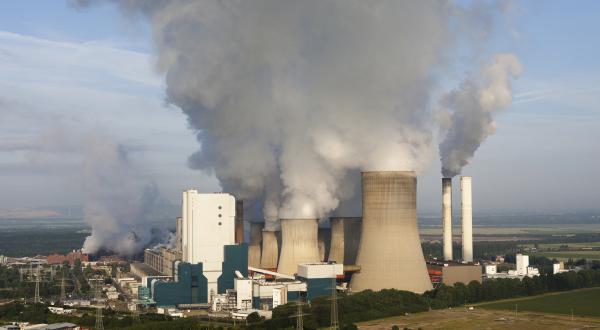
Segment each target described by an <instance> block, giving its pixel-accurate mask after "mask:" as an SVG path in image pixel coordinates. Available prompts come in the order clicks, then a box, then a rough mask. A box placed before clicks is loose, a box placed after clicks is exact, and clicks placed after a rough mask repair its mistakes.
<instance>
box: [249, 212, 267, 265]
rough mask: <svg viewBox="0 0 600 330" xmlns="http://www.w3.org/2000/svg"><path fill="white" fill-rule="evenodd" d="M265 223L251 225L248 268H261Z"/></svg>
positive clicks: (252, 223)
mask: <svg viewBox="0 0 600 330" xmlns="http://www.w3.org/2000/svg"><path fill="white" fill-rule="evenodd" d="M264 226H265V224H264V223H263V222H251V223H250V244H248V266H250V267H256V268H259V267H260V254H261V253H260V250H261V247H260V245H261V243H262V230H263V227H264Z"/></svg>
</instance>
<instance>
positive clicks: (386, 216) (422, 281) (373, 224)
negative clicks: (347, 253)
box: [350, 171, 432, 293]
mask: <svg viewBox="0 0 600 330" xmlns="http://www.w3.org/2000/svg"><path fill="white" fill-rule="evenodd" d="M362 205H363V219H362V232H361V239H360V246H359V250H358V256H357V260H356V263H357V265H358V266H360V271H359V272H357V273H356V274H354V276H353V277H352V281H351V283H350V287H351V289H352V291H355V292H358V291H362V290H367V289H371V290H374V291H379V290H382V289H398V290H406V291H411V292H415V293H423V292H425V291H427V290H431V289H432V285H431V281H430V279H429V274H428V271H427V266H426V264H425V258H424V257H423V250H422V248H421V241H420V239H419V231H418V227H417V177H416V173H415V172H413V171H408V172H400V171H390V172H363V173H362Z"/></svg>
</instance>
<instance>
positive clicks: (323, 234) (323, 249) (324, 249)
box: [317, 228, 331, 261]
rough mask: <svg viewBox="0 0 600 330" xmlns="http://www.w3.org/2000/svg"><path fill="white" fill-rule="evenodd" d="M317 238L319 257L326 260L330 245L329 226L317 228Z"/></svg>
mask: <svg viewBox="0 0 600 330" xmlns="http://www.w3.org/2000/svg"><path fill="white" fill-rule="evenodd" d="M317 238H318V242H319V258H320V260H321V261H325V260H327V256H328V255H329V248H330V246H331V244H330V243H331V228H319V233H318V237H317Z"/></svg>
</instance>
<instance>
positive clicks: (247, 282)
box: [234, 278, 252, 310]
mask: <svg viewBox="0 0 600 330" xmlns="http://www.w3.org/2000/svg"><path fill="white" fill-rule="evenodd" d="M234 287H235V292H236V294H237V296H236V306H235V307H236V309H238V310H240V309H250V308H252V280H251V279H249V278H236V279H235V281H234Z"/></svg>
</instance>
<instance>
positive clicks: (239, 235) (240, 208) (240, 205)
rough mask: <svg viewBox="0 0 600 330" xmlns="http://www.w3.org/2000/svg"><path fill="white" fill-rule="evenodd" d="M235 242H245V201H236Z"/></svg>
mask: <svg viewBox="0 0 600 330" xmlns="http://www.w3.org/2000/svg"><path fill="white" fill-rule="evenodd" d="M235 243H236V244H240V243H244V201H242V200H236V201H235Z"/></svg>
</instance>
